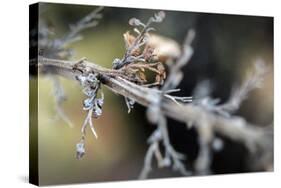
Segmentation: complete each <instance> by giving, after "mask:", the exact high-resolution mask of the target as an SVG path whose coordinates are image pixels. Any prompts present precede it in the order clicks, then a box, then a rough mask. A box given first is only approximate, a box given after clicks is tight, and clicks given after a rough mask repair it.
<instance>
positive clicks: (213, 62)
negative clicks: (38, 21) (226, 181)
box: [30, 3, 273, 184]
mask: <svg viewBox="0 0 281 188" xmlns="http://www.w3.org/2000/svg"><path fill="white" fill-rule="evenodd" d="M41 5H42V6H40V16H41V18H42V19H44V20H45V21H46V22H47V23H48V24H49V25H51V26H52V27H53V28H54V30H53V31H54V33H55V36H56V37H60V36H63V35H64V34H65V33H66V32H67V31H69V24H71V23H75V22H77V21H78V20H80V19H81V18H82V17H83V16H85V15H87V14H88V13H89V12H91V11H92V10H93V9H95V8H96V7H94V6H79V5H67V4H46V3H43V4H41ZM156 11H157V10H146V9H132V8H116V7H105V8H104V10H103V11H102V14H103V18H102V19H101V20H100V22H99V25H98V26H97V27H94V28H90V29H87V30H85V31H83V32H82V35H83V38H84V39H83V40H81V41H79V42H76V43H73V44H71V46H69V47H70V48H73V49H74V50H75V54H74V56H73V59H76V60H77V59H80V58H81V57H87V59H88V60H90V61H93V62H95V63H97V64H100V65H102V66H104V67H108V68H110V67H111V66H112V61H113V59H115V58H122V56H123V54H124V52H125V46H124V41H123V33H125V32H126V31H128V30H131V29H132V28H131V27H130V26H129V25H128V20H129V19H130V18H132V17H136V18H139V19H140V20H142V21H143V22H145V21H146V20H147V19H148V18H149V17H150V16H151V15H153V14H154V13H155V12H156ZM165 12H166V18H165V20H164V22H163V23H161V24H157V25H154V26H155V28H156V29H157V31H156V33H157V34H159V35H162V36H165V37H168V38H172V39H173V40H175V41H177V42H178V43H179V44H182V42H183V40H184V38H185V35H186V33H187V31H188V29H191V28H193V29H195V31H196V38H195V41H194V42H193V47H194V51H195V53H194V55H193V57H192V59H191V61H190V63H189V64H188V65H187V66H186V67H184V73H185V74H184V79H183V81H182V82H181V84H180V86H179V88H181V89H182V90H181V92H180V93H179V95H185V96H189V95H192V91H193V89H194V88H195V86H196V84H198V83H199V82H200V81H202V80H209V81H210V82H211V83H212V84H213V92H212V93H211V95H212V97H215V98H220V99H221V101H222V102H224V101H225V100H227V99H228V97H229V94H230V92H231V88H232V86H233V85H234V84H236V83H241V82H242V81H243V79H245V76H246V73H247V71H249V70H250V69H252V68H253V63H254V62H255V60H256V59H257V58H262V59H263V60H264V61H265V62H266V63H267V65H268V67H269V73H268V74H267V76H266V77H265V80H264V84H263V87H262V89H259V90H254V91H253V92H251V93H250V95H249V97H248V99H247V100H246V101H244V102H243V103H242V106H241V108H240V110H239V111H238V112H237V113H236V114H237V115H240V116H242V117H244V118H245V119H246V120H247V121H249V122H250V123H254V124H258V125H261V126H266V125H269V124H272V123H273V18H271V17H258V16H240V15H225V14H207V13H192V12H179V11H165ZM60 81H61V82H62V85H63V87H64V90H65V93H66V94H67V101H66V102H65V103H64V104H63V109H64V110H65V113H66V115H67V116H68V117H69V118H70V120H71V121H72V123H73V124H74V125H75V127H74V128H70V127H69V126H67V124H66V123H65V122H64V121H62V120H61V119H58V118H57V117H56V111H55V103H54V96H53V91H52V89H53V88H52V83H51V82H50V79H49V78H48V77H44V76H41V77H39V78H38V83H39V87H38V88H39V90H38V92H39V95H38V105H39V106H38V108H39V113H38V114H39V117H38V118H39V124H38V126H39V128H38V134H39V136H38V137H39V175H40V184H62V183H82V182H97V181H114V180H133V179H136V178H137V177H138V175H139V173H140V171H141V169H142V167H143V160H144V156H145V153H146V150H147V146H148V145H147V143H146V139H147V138H148V137H149V135H150V134H151V133H152V131H153V130H154V128H155V127H154V125H151V124H149V123H148V121H147V120H146V116H145V110H146V109H145V108H144V107H142V106H140V105H135V108H134V109H133V111H132V112H131V113H130V114H128V113H127V107H126V104H125V101H124V99H123V97H121V96H117V95H115V94H113V93H112V92H110V91H108V90H107V89H106V88H104V89H103V91H104V92H105V104H104V106H103V115H102V116H101V118H99V119H94V126H95V128H96V131H97V134H98V136H99V138H98V139H95V138H94V136H93V135H92V133H91V132H90V130H88V132H87V137H86V155H85V156H84V157H83V158H82V160H77V159H76V149H75V147H76V143H77V142H79V140H80V138H81V134H80V129H81V126H82V123H83V121H84V118H85V116H86V112H85V111H83V109H82V101H83V99H84V98H85V96H84V95H83V93H82V91H81V87H80V86H79V84H78V83H76V82H74V81H71V80H66V79H64V78H60ZM32 83H34V84H35V83H36V81H35V80H34V81H31V84H32ZM30 102H32V101H30ZM33 102H36V101H33ZM168 122H169V134H170V138H171V142H172V144H173V146H174V147H175V149H176V150H178V151H180V152H182V153H184V154H186V156H187V160H186V161H185V163H186V167H187V168H188V169H192V168H193V166H192V164H193V162H194V160H195V159H196V156H197V154H198V143H197V133H196V131H195V130H194V129H190V130H187V129H186V127H185V126H184V125H183V124H181V123H178V122H175V121H173V120H169V121H168ZM217 136H218V137H219V138H221V139H222V140H223V143H224V145H223V149H222V150H220V151H219V152H214V157H213V159H214V160H213V163H212V165H211V170H212V172H213V173H214V174H225V173H242V172H252V171H260V169H258V168H251V167H250V165H249V163H250V161H249V158H248V157H247V156H248V153H247V150H246V148H244V146H242V145H240V144H238V143H234V142H232V141H231V140H228V139H227V138H223V137H222V136H221V135H217ZM179 176H181V175H180V174H178V173H177V172H174V171H172V170H171V169H169V168H165V169H157V167H156V164H154V169H153V171H152V172H151V174H150V176H149V177H150V178H156V177H157V178H161V177H179Z"/></svg>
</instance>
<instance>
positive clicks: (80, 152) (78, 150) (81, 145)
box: [76, 141, 85, 159]
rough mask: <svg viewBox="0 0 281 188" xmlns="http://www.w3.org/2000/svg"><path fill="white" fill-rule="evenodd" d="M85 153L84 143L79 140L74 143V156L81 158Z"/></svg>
mask: <svg viewBox="0 0 281 188" xmlns="http://www.w3.org/2000/svg"><path fill="white" fill-rule="evenodd" d="M84 155H85V143H84V142H83V141H80V142H79V143H78V144H76V158H77V159H81V158H82V157H83V156H84Z"/></svg>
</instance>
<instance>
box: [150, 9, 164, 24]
mask: <svg viewBox="0 0 281 188" xmlns="http://www.w3.org/2000/svg"><path fill="white" fill-rule="evenodd" d="M164 18H165V12H164V11H160V12H158V13H156V14H154V18H153V21H154V22H162V21H163V20H164Z"/></svg>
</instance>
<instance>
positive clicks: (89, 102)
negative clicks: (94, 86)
mask: <svg viewBox="0 0 281 188" xmlns="http://www.w3.org/2000/svg"><path fill="white" fill-rule="evenodd" d="M93 105H94V103H93V99H92V98H87V99H85V100H84V102H83V110H89V109H91V108H92V107H93Z"/></svg>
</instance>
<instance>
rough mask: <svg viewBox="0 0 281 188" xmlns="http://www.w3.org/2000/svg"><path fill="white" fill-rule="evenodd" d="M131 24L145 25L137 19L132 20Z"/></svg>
mask: <svg viewBox="0 0 281 188" xmlns="http://www.w3.org/2000/svg"><path fill="white" fill-rule="evenodd" d="M129 24H130V25H131V26H140V25H143V23H142V22H141V21H140V20H139V19H137V18H131V19H130V20H129Z"/></svg>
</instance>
